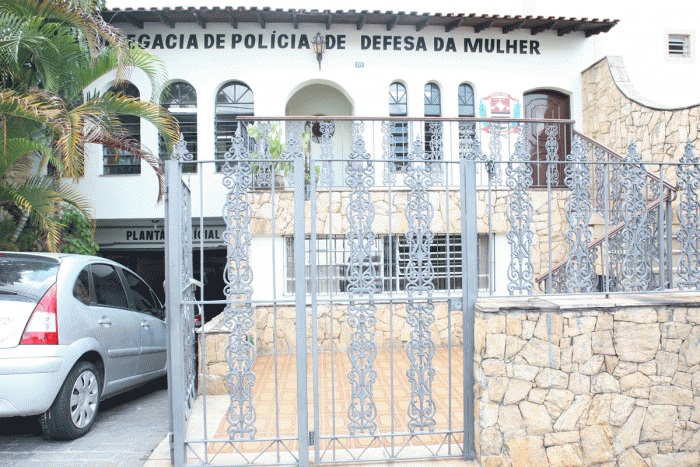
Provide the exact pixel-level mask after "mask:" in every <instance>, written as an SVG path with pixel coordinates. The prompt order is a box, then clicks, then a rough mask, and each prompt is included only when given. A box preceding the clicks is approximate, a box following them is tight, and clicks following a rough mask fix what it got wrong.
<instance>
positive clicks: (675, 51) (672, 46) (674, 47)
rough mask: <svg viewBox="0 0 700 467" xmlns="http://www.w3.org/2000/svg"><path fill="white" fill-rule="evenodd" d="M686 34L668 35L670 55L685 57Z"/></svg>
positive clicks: (686, 48)
mask: <svg viewBox="0 0 700 467" xmlns="http://www.w3.org/2000/svg"><path fill="white" fill-rule="evenodd" d="M688 42H689V41H688V36H681V35H674V34H670V35H669V36H668V54H669V55H670V56H671V57H687V56H688V55H689V51H688Z"/></svg>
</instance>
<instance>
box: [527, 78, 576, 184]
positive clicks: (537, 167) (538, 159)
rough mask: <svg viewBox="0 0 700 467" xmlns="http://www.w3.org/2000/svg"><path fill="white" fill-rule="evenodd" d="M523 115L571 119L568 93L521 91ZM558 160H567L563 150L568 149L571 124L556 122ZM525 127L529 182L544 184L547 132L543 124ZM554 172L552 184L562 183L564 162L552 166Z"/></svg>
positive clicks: (545, 178) (545, 182) (545, 180)
mask: <svg viewBox="0 0 700 467" xmlns="http://www.w3.org/2000/svg"><path fill="white" fill-rule="evenodd" d="M523 101H524V108H525V115H524V117H525V118H538V119H543V118H552V119H570V118H571V110H570V105H569V96H567V95H566V94H563V93H560V92H557V91H548V90H539V91H533V92H530V93H527V94H525V95H524V99H523ZM557 130H558V132H557V136H556V141H557V160H559V161H566V154H568V153H569V152H570V150H571V137H570V131H571V126H570V125H564V124H560V125H557ZM526 131H527V134H526V136H527V140H528V142H529V143H530V157H531V160H532V161H533V166H532V186H533V187H546V186H547V167H548V164H546V161H547V133H546V131H545V124H543V123H538V124H531V125H529V127H528V129H527V130H526ZM555 171H556V175H555V178H558V180H555V182H553V183H552V186H553V187H564V186H565V184H564V165H563V164H558V165H557V166H556V168H555ZM557 175H558V177H557Z"/></svg>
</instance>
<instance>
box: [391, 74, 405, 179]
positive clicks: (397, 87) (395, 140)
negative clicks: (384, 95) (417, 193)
mask: <svg viewBox="0 0 700 467" xmlns="http://www.w3.org/2000/svg"><path fill="white" fill-rule="evenodd" d="M389 115H390V116H392V117H405V116H406V115H408V97H407V95H406V86H404V85H403V84H401V83H391V86H389ZM408 146H409V141H408V122H401V121H392V122H391V154H390V157H391V158H392V159H395V160H396V162H394V167H396V170H403V168H404V166H405V165H406V163H407V162H408V150H409V148H408Z"/></svg>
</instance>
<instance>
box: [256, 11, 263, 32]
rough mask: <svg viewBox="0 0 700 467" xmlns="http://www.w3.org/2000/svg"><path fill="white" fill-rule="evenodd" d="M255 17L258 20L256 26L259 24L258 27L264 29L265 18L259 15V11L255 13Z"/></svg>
mask: <svg viewBox="0 0 700 467" xmlns="http://www.w3.org/2000/svg"><path fill="white" fill-rule="evenodd" d="M255 17H256V18H257V19H258V24H260V27H261V28H262V29H265V18H263V15H262V13H260V12H259V11H256V12H255Z"/></svg>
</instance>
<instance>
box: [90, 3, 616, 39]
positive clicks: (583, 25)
mask: <svg viewBox="0 0 700 467" xmlns="http://www.w3.org/2000/svg"><path fill="white" fill-rule="evenodd" d="M102 17H103V18H104V19H105V20H106V21H107V22H109V23H111V24H113V25H118V24H119V23H121V24H129V25H131V26H134V27H136V28H138V29H143V28H144V27H145V26H146V25H147V24H148V23H161V24H165V25H167V26H168V27H170V28H173V29H174V28H175V25H176V24H178V23H185V24H187V23H193V24H196V25H198V26H199V27H201V28H203V29H206V27H207V25H208V24H215V23H226V24H230V25H231V27H232V28H234V29H237V28H238V27H239V26H240V25H243V24H257V25H259V26H260V28H262V29H265V28H266V27H267V26H268V25H277V24H291V25H293V26H294V29H298V28H299V25H300V24H301V25H313V26H317V27H324V28H325V29H327V30H329V29H331V28H332V27H333V26H337V25H344V26H348V25H350V26H355V27H356V28H357V29H358V30H362V29H363V28H364V27H365V26H370V25H381V26H385V27H386V30H387V31H391V30H393V29H394V28H396V27H399V26H403V27H412V28H415V30H416V31H421V30H422V29H425V28H435V29H442V30H443V31H445V32H450V31H455V30H461V29H465V28H471V29H473V31H474V32H475V33H478V32H481V31H484V30H487V29H492V30H499V29H500V30H501V32H502V33H503V34H507V33H509V32H512V31H517V30H529V31H530V34H532V35H533V36H534V35H536V34H539V33H542V32H547V31H551V32H556V33H557V35H558V36H564V35H566V34H569V33H572V32H582V33H584V35H585V37H590V36H593V35H595V34H599V33H601V32H608V31H609V30H610V29H611V28H612V27H613V26H615V25H616V24H617V23H618V22H619V20H617V19H615V20H609V19H598V18H593V19H588V18H566V17H554V16H520V15H516V16H509V15H505V16H500V15H477V14H475V13H471V14H464V13H460V14H452V13H449V14H444V15H443V14H441V13H436V14H429V13H422V14H419V13H417V12H415V11H414V12H410V13H406V12H403V11H399V12H396V13H394V12H392V11H385V12H382V11H367V10H363V11H356V10H348V11H340V10H338V11H330V10H324V11H319V10H283V9H281V8H278V9H271V8H255V7H252V8H245V7H238V8H234V7H225V8H220V7H213V8H206V7H202V8H195V7H174V8H150V9H146V8H125V9H119V8H112V9H108V10H104V11H103V12H102Z"/></svg>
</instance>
